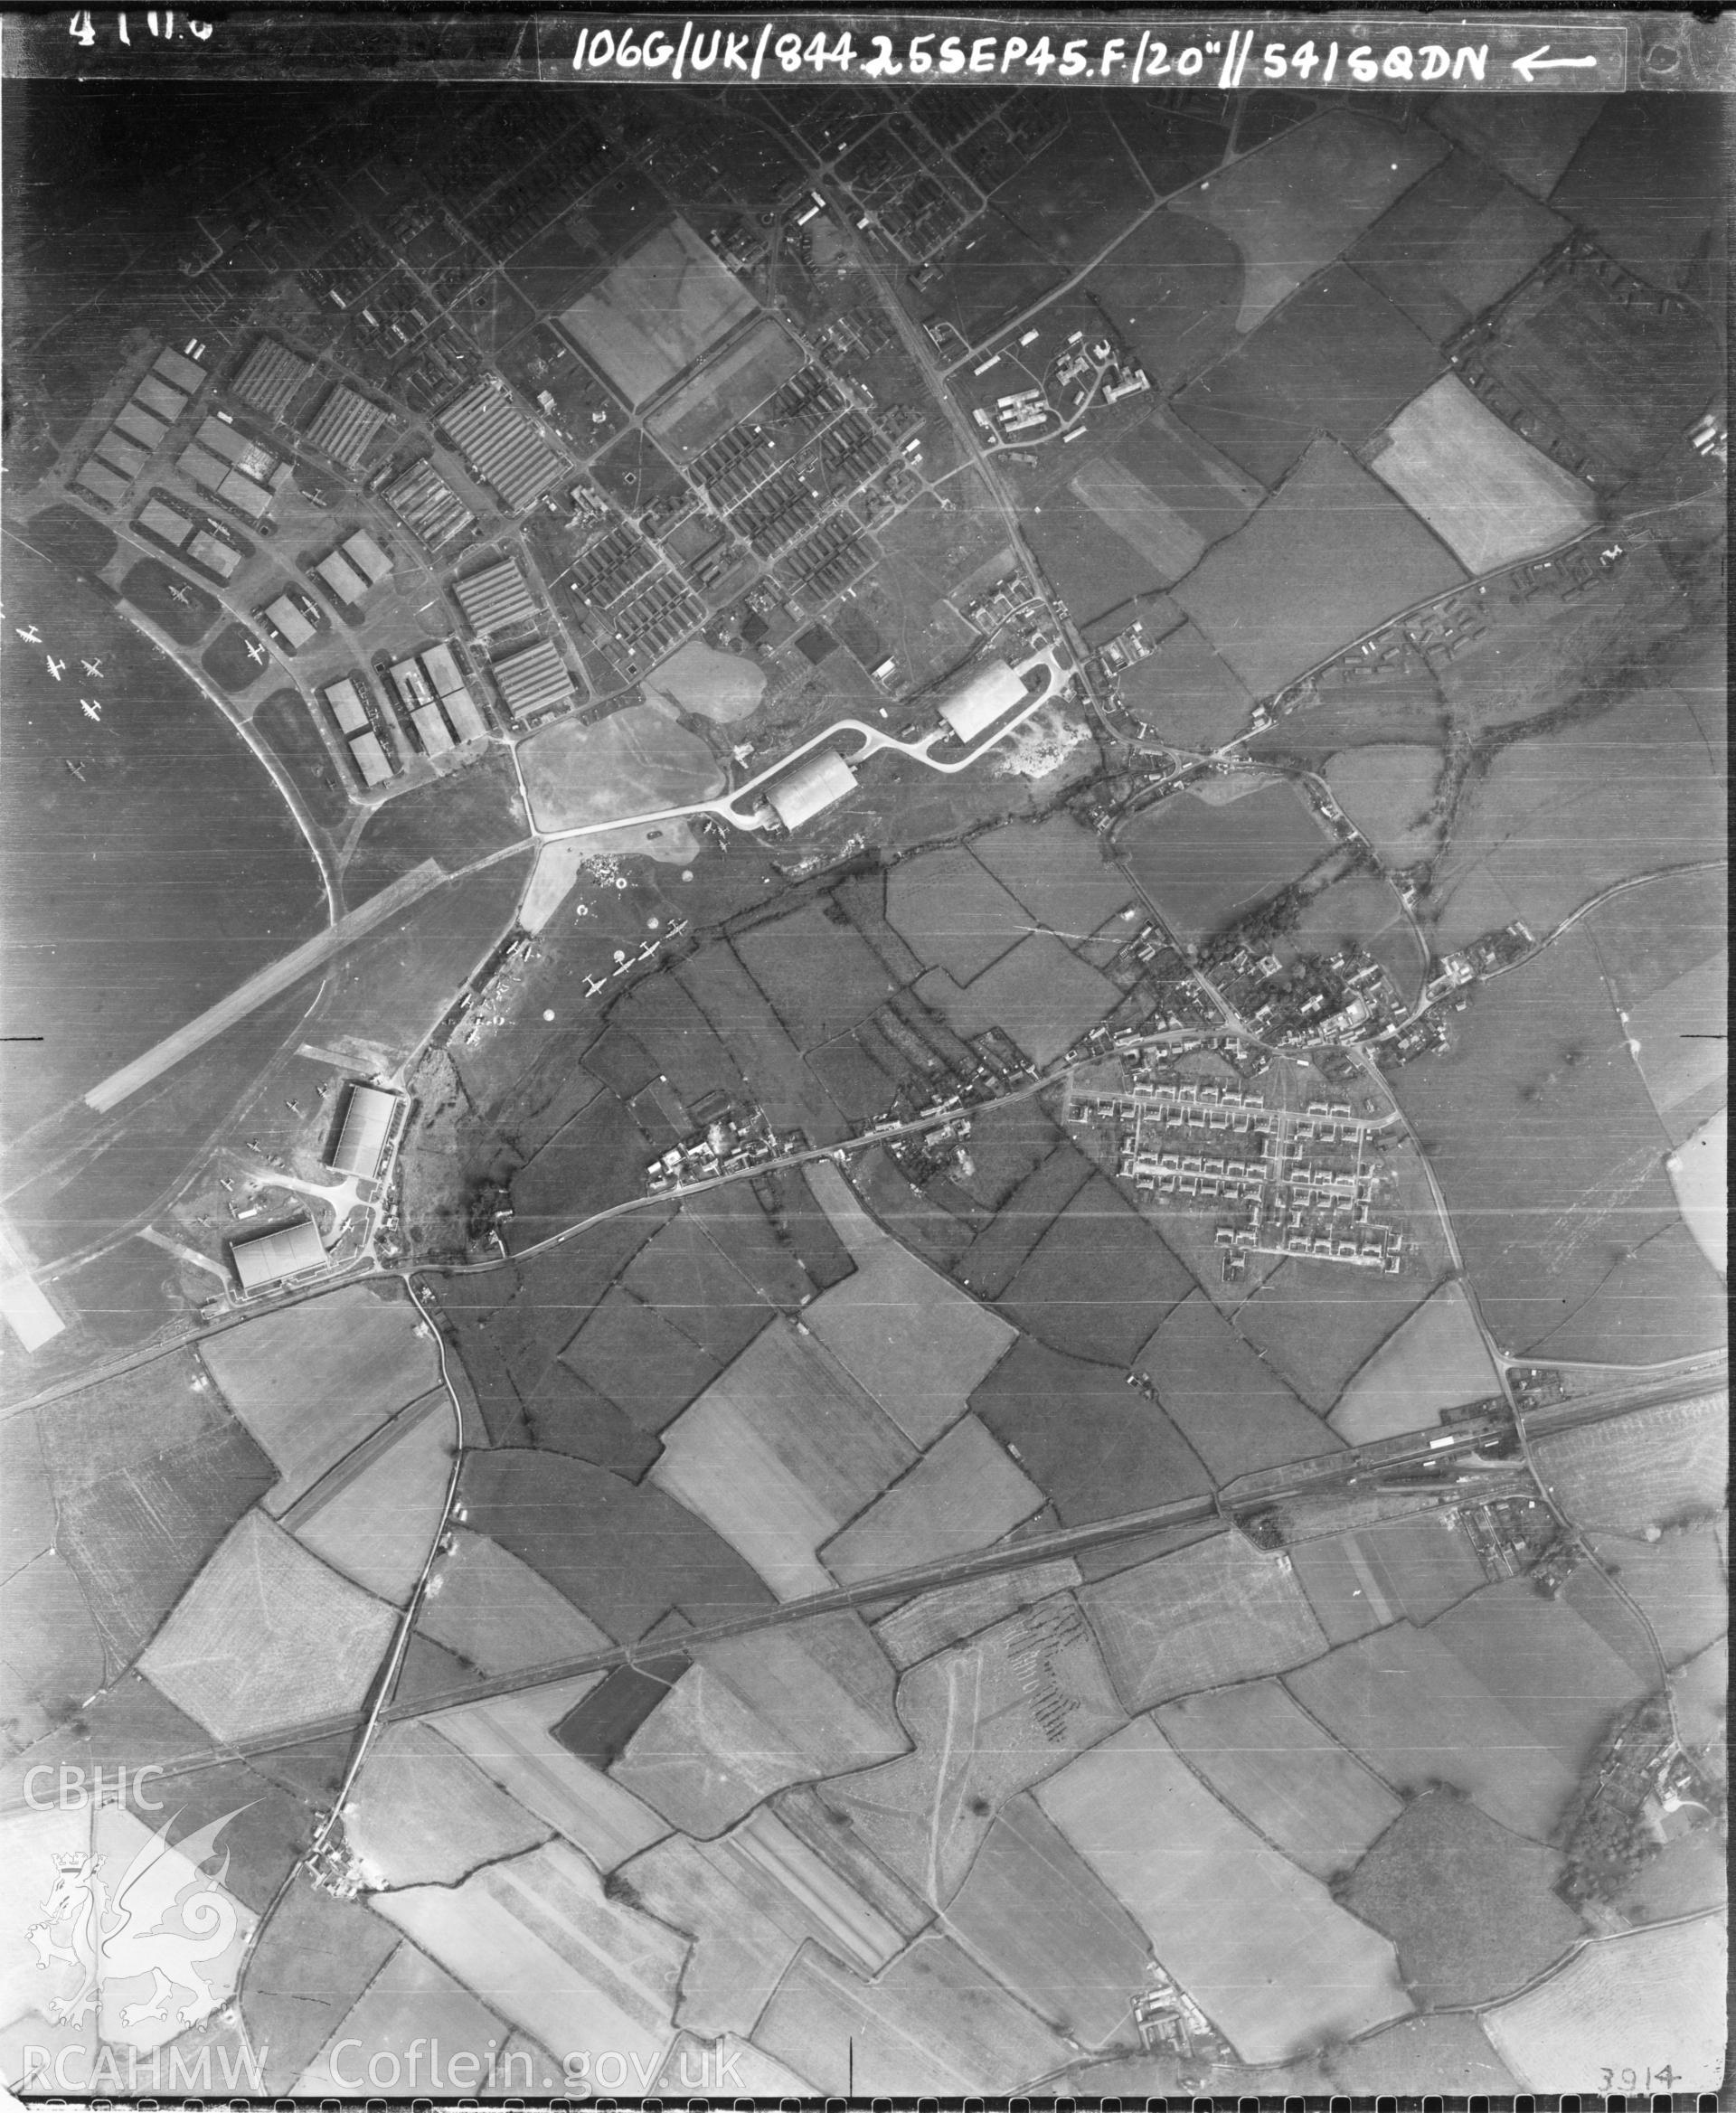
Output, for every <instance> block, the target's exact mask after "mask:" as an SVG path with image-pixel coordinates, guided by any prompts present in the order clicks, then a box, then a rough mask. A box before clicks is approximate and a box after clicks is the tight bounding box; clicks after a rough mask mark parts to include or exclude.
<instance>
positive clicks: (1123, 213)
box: [993, 113, 1145, 270]
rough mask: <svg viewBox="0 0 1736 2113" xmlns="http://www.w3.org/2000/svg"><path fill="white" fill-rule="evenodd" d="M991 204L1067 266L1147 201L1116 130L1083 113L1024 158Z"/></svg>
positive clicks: (1085, 256) (1089, 253)
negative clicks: (1036, 153)
mask: <svg viewBox="0 0 1736 2113" xmlns="http://www.w3.org/2000/svg"><path fill="white" fill-rule="evenodd" d="M993 202H994V204H995V209H996V210H997V211H998V212H1004V213H1005V215H1006V216H1007V218H1008V219H1009V220H1010V221H1012V222H1014V225H1015V226H1017V227H1021V228H1023V229H1024V231H1025V232H1026V233H1027V234H1028V235H1030V236H1031V238H1032V240H1033V241H1035V242H1036V243H1037V244H1038V245H1039V246H1040V247H1041V248H1042V249H1043V250H1044V251H1045V252H1046V253H1047V254H1048V255H1049V256H1051V257H1052V258H1053V259H1054V260H1055V262H1056V263H1057V264H1064V265H1065V266H1067V268H1068V269H1069V270H1077V269H1079V267H1080V265H1081V264H1084V263H1086V262H1088V261H1089V259H1090V258H1092V257H1093V256H1095V255H1096V253H1097V251H1098V250H1100V249H1102V248H1103V246H1104V244H1105V243H1106V242H1111V241H1114V240H1115V238H1116V236H1117V235H1118V234H1119V233H1120V232H1121V231H1123V229H1124V228H1125V227H1126V226H1127V222H1128V221H1129V220H1131V219H1132V218H1133V217H1134V215H1135V214H1136V213H1137V212H1138V211H1139V209H1140V207H1141V205H1142V204H1143V203H1145V201H1144V200H1143V199H1142V198H1141V196H1140V191H1139V184H1138V181H1137V177H1136V175H1135V172H1134V168H1133V165H1132V161H1131V157H1130V156H1129V155H1128V152H1127V148H1126V146H1124V145H1123V143H1122V140H1121V137H1120V134H1119V133H1118V131H1117V129H1116V128H1115V127H1114V126H1112V125H1109V126H1106V125H1103V124H1101V123H1099V122H1096V121H1093V120H1092V119H1090V118H1086V117H1085V116H1084V115H1083V114H1082V113H1081V114H1080V116H1078V117H1076V118H1073V119H1072V121H1071V124H1069V125H1068V126H1067V127H1065V129H1064V130H1063V131H1062V132H1061V135H1060V137H1058V138H1056V139H1053V140H1052V141H1051V142H1050V144H1049V145H1048V146H1045V147H1043V149H1042V150H1041V152H1040V153H1039V154H1038V155H1037V156H1036V158H1035V159H1034V160H1027V161H1025V162H1024V165H1023V166H1022V167H1021V168H1020V170H1019V172H1018V174H1017V175H1015V176H1013V177H1011V178H1010V179H1009V180H1008V181H1007V182H1006V183H1005V184H1002V185H1001V186H1000V188H999V190H997V191H995V193H993Z"/></svg>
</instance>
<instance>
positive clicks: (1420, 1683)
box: [1284, 1602, 1577, 1841]
mask: <svg viewBox="0 0 1736 2113" xmlns="http://www.w3.org/2000/svg"><path fill="white" fill-rule="evenodd" d="M1540 1604H1541V1602H1540ZM1284 1684H1285V1685H1286V1687H1288V1689H1289V1691H1290V1693H1292V1694H1293V1695H1294V1696H1295V1697H1296V1699H1297V1701H1298V1702H1299V1703H1301V1704H1302V1706H1303V1708H1304V1709H1305V1710H1307V1712H1308V1713H1309V1715H1310V1716H1312V1717H1314V1718H1316V1719H1317V1721H1318V1722H1320V1723H1322V1724H1323V1725H1325V1727H1326V1730H1327V1731H1330V1732H1332V1733H1333V1734H1334V1735H1335V1737H1336V1738H1338V1739H1339V1740H1341V1741H1342V1742H1343V1743H1344V1745H1345V1746H1346V1747H1348V1748H1349V1749H1350V1750H1351V1751H1352V1752H1353V1753H1356V1754H1359V1755H1360V1756H1361V1757H1362V1759H1363V1760H1365V1761H1366V1762H1367V1763H1368V1765H1369V1767H1370V1768H1372V1769H1373V1770H1374V1772H1375V1774H1376V1775H1378V1776H1380V1777H1382V1778H1384V1779H1385V1780H1386V1781H1387V1782H1389V1783H1390V1784H1392V1787H1393V1788H1394V1789H1396V1790H1401V1791H1404V1790H1412V1791H1415V1790H1424V1789H1429V1788H1433V1787H1434V1786H1435V1785H1437V1784H1439V1783H1449V1784H1452V1785H1455V1786H1456V1787H1457V1788H1459V1789H1460V1790H1462V1791H1464V1792H1465V1793H1466V1795H1467V1797H1472V1798H1474V1799H1475V1800H1476V1802H1477V1805H1478V1806H1481V1808H1482V1809H1483V1810H1484V1811H1485V1812H1486V1813H1487V1814H1488V1816H1489V1817H1490V1818H1491V1819H1495V1820H1498V1821H1499V1822H1500V1823H1501V1825H1503V1826H1505V1827H1511V1828H1512V1829H1513V1830H1514V1833H1515V1834H1521V1835H1529V1836H1530V1837H1531V1838H1532V1839H1533V1840H1534V1841H1547V1840H1548V1839H1549V1838H1550V1835H1551V1834H1552V1830H1553V1828H1554V1826H1555V1825H1556V1822H1557V1821H1558V1820H1559V1819H1560V1817H1561V1813H1562V1811H1563V1809H1564V1808H1565V1806H1566V1804H1567V1801H1568V1799H1569V1797H1571V1795H1572V1792H1573V1788H1574V1784H1575V1782H1576V1780H1577V1774H1576V1772H1575V1771H1574V1770H1573V1769H1570V1768H1569V1767H1568V1766H1567V1764H1566V1763H1565V1762H1564V1761H1563V1760H1562V1759H1561V1756H1560V1755H1559V1754H1558V1753H1556V1752H1555V1751H1554V1750H1553V1749H1552V1748H1551V1747H1549V1746H1547V1745H1545V1744H1543V1742H1541V1741H1540V1740H1537V1739H1536V1738H1535V1737H1534V1736H1533V1734H1532V1732H1531V1731H1529V1730H1528V1729H1527V1728H1526V1727H1525V1726H1524V1724H1522V1723H1521V1722H1520V1721H1519V1719H1518V1718H1517V1717H1516V1716H1514V1713H1513V1712H1512V1711H1511V1710H1509V1709H1508V1708H1507V1707H1506V1706H1505V1703H1504V1702H1503V1701H1499V1700H1497V1699H1496V1697H1495V1695H1493V1694H1492V1693H1490V1692H1489V1690H1488V1689H1487V1688H1486V1686H1485V1685H1484V1684H1483V1683H1482V1682H1481V1681H1480V1680H1479V1679H1477V1677H1476V1675H1475V1674H1473V1673H1472V1672H1471V1671H1470V1670H1469V1669H1468V1668H1467V1666H1466V1665H1464V1664H1463V1662H1462V1661H1461V1660H1459V1659H1458V1658H1457V1657H1456V1656H1455V1655H1453V1653H1452V1651H1451V1650H1450V1649H1449V1648H1448V1642H1447V1639H1446V1638H1445V1637H1442V1636H1441V1635H1440V1634H1439V1631H1438V1629H1437V1628H1427V1629H1419V1628H1413V1627H1411V1624H1410V1623H1409V1622H1397V1623H1394V1624H1393V1625H1392V1627H1388V1628H1382V1629H1380V1630H1378V1631H1377V1632H1376V1633H1375V1634H1374V1635H1373V1636H1369V1637H1362V1638H1361V1639H1360V1640H1359V1641H1358V1642H1355V1643H1353V1644H1345V1645H1342V1646H1339V1648H1338V1649H1336V1650H1335V1651H1333V1652H1332V1653H1331V1654H1330V1655H1328V1656H1326V1657H1325V1658H1320V1659H1316V1661H1315V1663H1314V1664H1313V1665H1305V1666H1301V1667H1299V1668H1298V1669H1297V1671H1296V1672H1294V1673H1292V1674H1289V1675H1288V1678H1287V1679H1286V1681H1285V1683H1284Z"/></svg>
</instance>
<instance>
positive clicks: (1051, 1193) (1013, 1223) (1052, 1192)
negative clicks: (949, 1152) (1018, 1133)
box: [958, 1137, 1091, 1298]
mask: <svg viewBox="0 0 1736 2113" xmlns="http://www.w3.org/2000/svg"><path fill="white" fill-rule="evenodd" d="M972 1142H973V1143H974V1142H975V1138H974V1137H973V1139H972ZM1090 1172H1091V1164H1090V1160H1089V1159H1087V1158H1086V1157H1085V1156H1084V1155H1083V1153H1081V1152H1079V1151H1076V1150H1075V1149H1074V1147H1073V1146H1071V1144H1069V1143H1067V1142H1066V1141H1065V1140H1063V1141H1062V1142H1061V1144H1060V1145H1058V1146H1056V1148H1055V1150H1054V1151H1052V1153H1051V1154H1050V1155H1049V1156H1048V1158H1046V1159H1045V1160H1044V1161H1043V1163H1042V1165H1040V1166H1038V1168H1037V1169H1036V1171H1035V1172H1034V1173H1033V1174H1030V1175H1029V1176H1027V1178H1026V1179H1025V1180H1024V1181H1023V1182H1021V1183H1020V1184H1019V1185H1018V1187H1017V1188H1016V1189H1015V1190H1014V1193H1012V1195H1010V1196H1009V1197H1008V1198H1007V1199H1006V1201H1005V1203H1003V1204H1002V1206H1001V1208H1000V1210H999V1211H998V1212H996V1213H995V1217H994V1219H993V1220H992V1221H991V1222H989V1223H988V1224H986V1225H985V1226H984V1227H983V1229H982V1231H980V1232H978V1233H977V1237H976V1239H975V1240H972V1241H971V1243H970V1246H969V1247H968V1248H967V1250H966V1252H965V1255H964V1258H963V1259H962V1260H961V1261H960V1262H959V1263H958V1280H959V1282H960V1283H961V1284H963V1285H965V1286H966V1287H967V1288H968V1289H969V1290H971V1291H973V1292H974V1293H975V1294H976V1296H977V1297H978V1298H999V1297H1001V1295H1002V1294H1003V1293H1004V1292H1005V1289H1006V1288H1007V1286H1008V1285H1009V1284H1010V1283H1011V1282H1012V1280H1013V1278H1014V1275H1015V1274H1016V1273H1017V1271H1018V1270H1019V1269H1020V1268H1021V1267H1022V1266H1023V1264H1024V1259H1025V1257H1026V1256H1027V1255H1028V1254H1029V1253H1030V1252H1031V1250H1032V1249H1033V1247H1035V1246H1036V1244H1037V1242H1038V1241H1039V1240H1041V1239H1042V1238H1043V1235H1044V1233H1046V1232H1047V1231H1048V1230H1049V1227H1050V1225H1051V1223H1052V1222H1053V1220H1054V1218H1055V1217H1056V1215H1057V1213H1058V1212H1061V1211H1064V1210H1065V1209H1066V1207H1067V1205H1068V1204H1069V1203H1071V1200H1072V1198H1073V1197H1074V1196H1075V1195H1077V1193H1079V1191H1080V1188H1081V1187H1082V1186H1083V1184H1085V1182H1086V1181H1087V1180H1088V1179H1089V1178H1090Z"/></svg>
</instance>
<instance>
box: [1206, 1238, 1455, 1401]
mask: <svg viewBox="0 0 1736 2113" xmlns="http://www.w3.org/2000/svg"><path fill="white" fill-rule="evenodd" d="M1406 1232H1407V1238H1408V1240H1409V1243H1410V1245H1411V1250H1412V1251H1411V1256H1410V1258H1409V1259H1408V1261H1407V1264H1406V1267H1405V1269H1403V1270H1402V1271H1401V1274H1400V1275H1398V1276H1397V1277H1387V1276H1384V1275H1382V1276H1376V1275H1375V1273H1374V1272H1373V1270H1372V1269H1370V1270H1363V1269H1338V1268H1335V1267H1334V1266H1333V1265H1332V1264H1330V1263H1327V1262H1315V1261H1303V1260H1301V1259H1299V1258H1297V1257H1296V1256H1291V1257H1290V1258H1288V1259H1287V1260H1286V1261H1284V1262H1283V1263H1281V1264H1280V1265H1279V1267H1278V1269H1277V1270H1276V1271H1274V1273H1273V1274H1272V1275H1271V1276H1270V1277H1269V1278H1267V1280H1266V1282H1265V1283H1264V1284H1262V1285H1261V1286H1260V1289H1259V1290H1258V1291H1257V1292H1255V1294H1254V1296H1253V1297H1251V1298H1250V1300H1249V1301H1248V1302H1247V1304H1246V1305H1245V1306H1243V1307H1242V1308H1241V1315H1240V1317H1239V1319H1238V1322H1237V1325H1238V1326H1239V1328H1240V1329H1241V1333H1242V1334H1243V1335H1245V1336H1246V1337H1247V1338H1248V1340H1249V1341H1250V1343H1251V1344H1253V1345H1254V1347H1255V1348H1256V1349H1257V1350H1259V1351H1260V1352H1261V1353H1262V1354H1264V1355H1265V1356H1266V1357H1267V1358H1268V1359H1269V1362H1270V1363H1272V1364H1273V1365H1274V1366H1275V1367H1276V1369H1277V1370H1278V1372H1279V1373H1282V1374H1283V1376H1284V1378H1285V1379H1286V1380H1288V1382H1289V1383H1290V1385H1291V1386H1292V1387H1293V1388H1294V1389H1295V1390H1296V1391H1297V1393H1298V1394H1300V1395H1301V1397H1302V1399H1303V1400H1304V1401H1306V1402H1307V1404H1308V1406H1309V1407H1310V1408H1311V1409H1316V1410H1319V1411H1320V1413H1321V1414H1322V1415H1323V1416H1324V1415H1325V1414H1326V1412H1327V1411H1328V1410H1330V1409H1331V1408H1332V1405H1333V1403H1334V1402H1335V1401H1336V1400H1337V1399H1338V1396H1339V1395H1340V1394H1341V1393H1342V1392H1343V1391H1344V1386H1345V1383H1346V1382H1348V1380H1349V1379H1350V1377H1351V1374H1352V1373H1355V1372H1358V1371H1360V1370H1361V1368H1362V1366H1363V1364H1364V1363H1366V1362H1367V1360H1368V1359H1369V1358H1370V1357H1371V1356H1372V1355H1373V1353H1374V1352H1375V1350H1376V1349H1377V1348H1378V1346H1379V1345H1380V1344H1382V1343H1383V1342H1384V1341H1385V1340H1386V1338H1387V1337H1388V1336H1389V1335H1392V1333H1393V1332H1394V1331H1395V1329H1397V1327H1398V1326H1399V1325H1400V1324H1401V1322H1402V1321H1404V1320H1405V1319H1406V1318H1407V1316H1409V1315H1410V1314H1411V1311H1412V1309H1413V1308H1414V1307H1416V1306H1419V1305H1420V1304H1421V1302H1422V1301H1423V1299H1425V1298H1426V1297H1428V1296H1429V1292H1430V1290H1431V1289H1432V1288H1433V1287H1434V1285H1435V1283H1436V1282H1437V1281H1438V1279H1439V1275H1440V1273H1441V1263H1440V1262H1439V1261H1438V1260H1437V1259H1436V1257H1435V1254H1434V1253H1433V1252H1432V1251H1429V1250H1425V1251H1424V1252H1423V1253H1422V1254H1420V1255H1419V1254H1418V1253H1417V1252H1416V1251H1415V1250H1416V1248H1417V1244H1418V1242H1417V1240H1416V1237H1415V1234H1416V1228H1415V1225H1414V1222H1412V1223H1411V1224H1410V1225H1407V1227H1406ZM1434 1245H1435V1243H1434V1242H1432V1241H1431V1243H1430V1250H1432V1248H1433V1246H1434ZM1413 1271H1414V1274H1413Z"/></svg>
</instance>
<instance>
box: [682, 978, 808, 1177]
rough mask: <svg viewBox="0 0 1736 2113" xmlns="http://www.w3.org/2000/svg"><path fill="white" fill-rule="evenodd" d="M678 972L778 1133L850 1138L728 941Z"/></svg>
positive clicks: (740, 1075)
mask: <svg viewBox="0 0 1736 2113" xmlns="http://www.w3.org/2000/svg"><path fill="white" fill-rule="evenodd" d="M676 974H677V975H678V976H679V977H680V979H681V982H682V985H683V986H684V988H685V990H686V991H687V992H688V994H689V995H690V996H691V997H692V998H693V1002H694V1004H695V1005H698V1006H699V1008H700V1010H701V1011H702V1012H703V1014H705V1016H706V1018H707V1019H708V1021H709V1022H710V1023H711V1025H712V1029H713V1031H714V1032H715V1033H717V1034H718V1035H719V1036H721V1037H722V1040H723V1042H725V1043H726V1044H727V1045H728V1047H729V1049H730V1051H731V1054H732V1055H733V1056H734V1058H735V1061H736V1066H737V1076H738V1078H741V1079H747V1080H751V1081H752V1088H751V1091H752V1095H753V1098H754V1099H757V1100H758V1101H759V1103H760V1106H761V1107H762V1108H764V1109H765V1110H766V1112H767V1114H768V1115H769V1116H770V1118H771V1119H772V1123H773V1125H774V1126H775V1127H776V1128H777V1129H778V1131H780V1132H782V1131H784V1130H793V1129H799V1130H804V1131H806V1132H807V1136H808V1137H810V1138H811V1139H812V1140H813V1142H814V1143H816V1144H820V1145H826V1144H832V1143H835V1142H836V1141H837V1140H838V1139H839V1138H841V1137H844V1136H846V1135H847V1134H848V1125H847V1124H846V1123H845V1122H844V1118H843V1117H842V1116H841V1115H840V1114H839V1113H838V1111H837V1109H836V1108H835V1107H834V1106H833V1105H832V1103H831V1101H830V1100H829V1099H827V1098H826V1093H825V1091H824V1090H822V1088H821V1086H820V1082H819V1080H817V1079H816V1077H815V1076H814V1074H813V1072H811V1071H809V1070H808V1068H807V1065H806V1064H804V1063H803V1061H802V1059H801V1052H799V1051H798V1050H797V1047H796V1044H795V1043H794V1042H792V1041H791V1040H790V1038H789V1035H788V1033H786V1031H785V1029H784V1025H783V1023H782V1022H781V1021H780V1020H779V1019H778V1015H777V1014H776V1013H775V1012H774V1011H773V1010H772V1007H771V1004H770V1001H769V999H768V998H767V997H766V995H765V994H764V993H763V992H762V991H761V990H760V986H759V985H758V984H757V983H755V982H754V980H753V978H752V977H751V976H750V975H749V974H748V972H747V970H746V969H745V968H744V967H742V966H741V961H740V959H739V958H738V957H737V956H736V954H735V952H734V951H733V949H732V948H731V947H730V945H729V943H728V941H727V940H722V939H720V940H718V941H716V942H715V943H714V944H712V946H709V947H702V948H700V950H699V952H698V953H697V954H690V955H689V956H688V957H687V958H686V960H684V962H683V963H682V964H681V967H679V969H677V971H676ZM736 1090H737V1091H740V1090H741V1089H740V1088H739V1087H737V1088H736Z"/></svg>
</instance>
